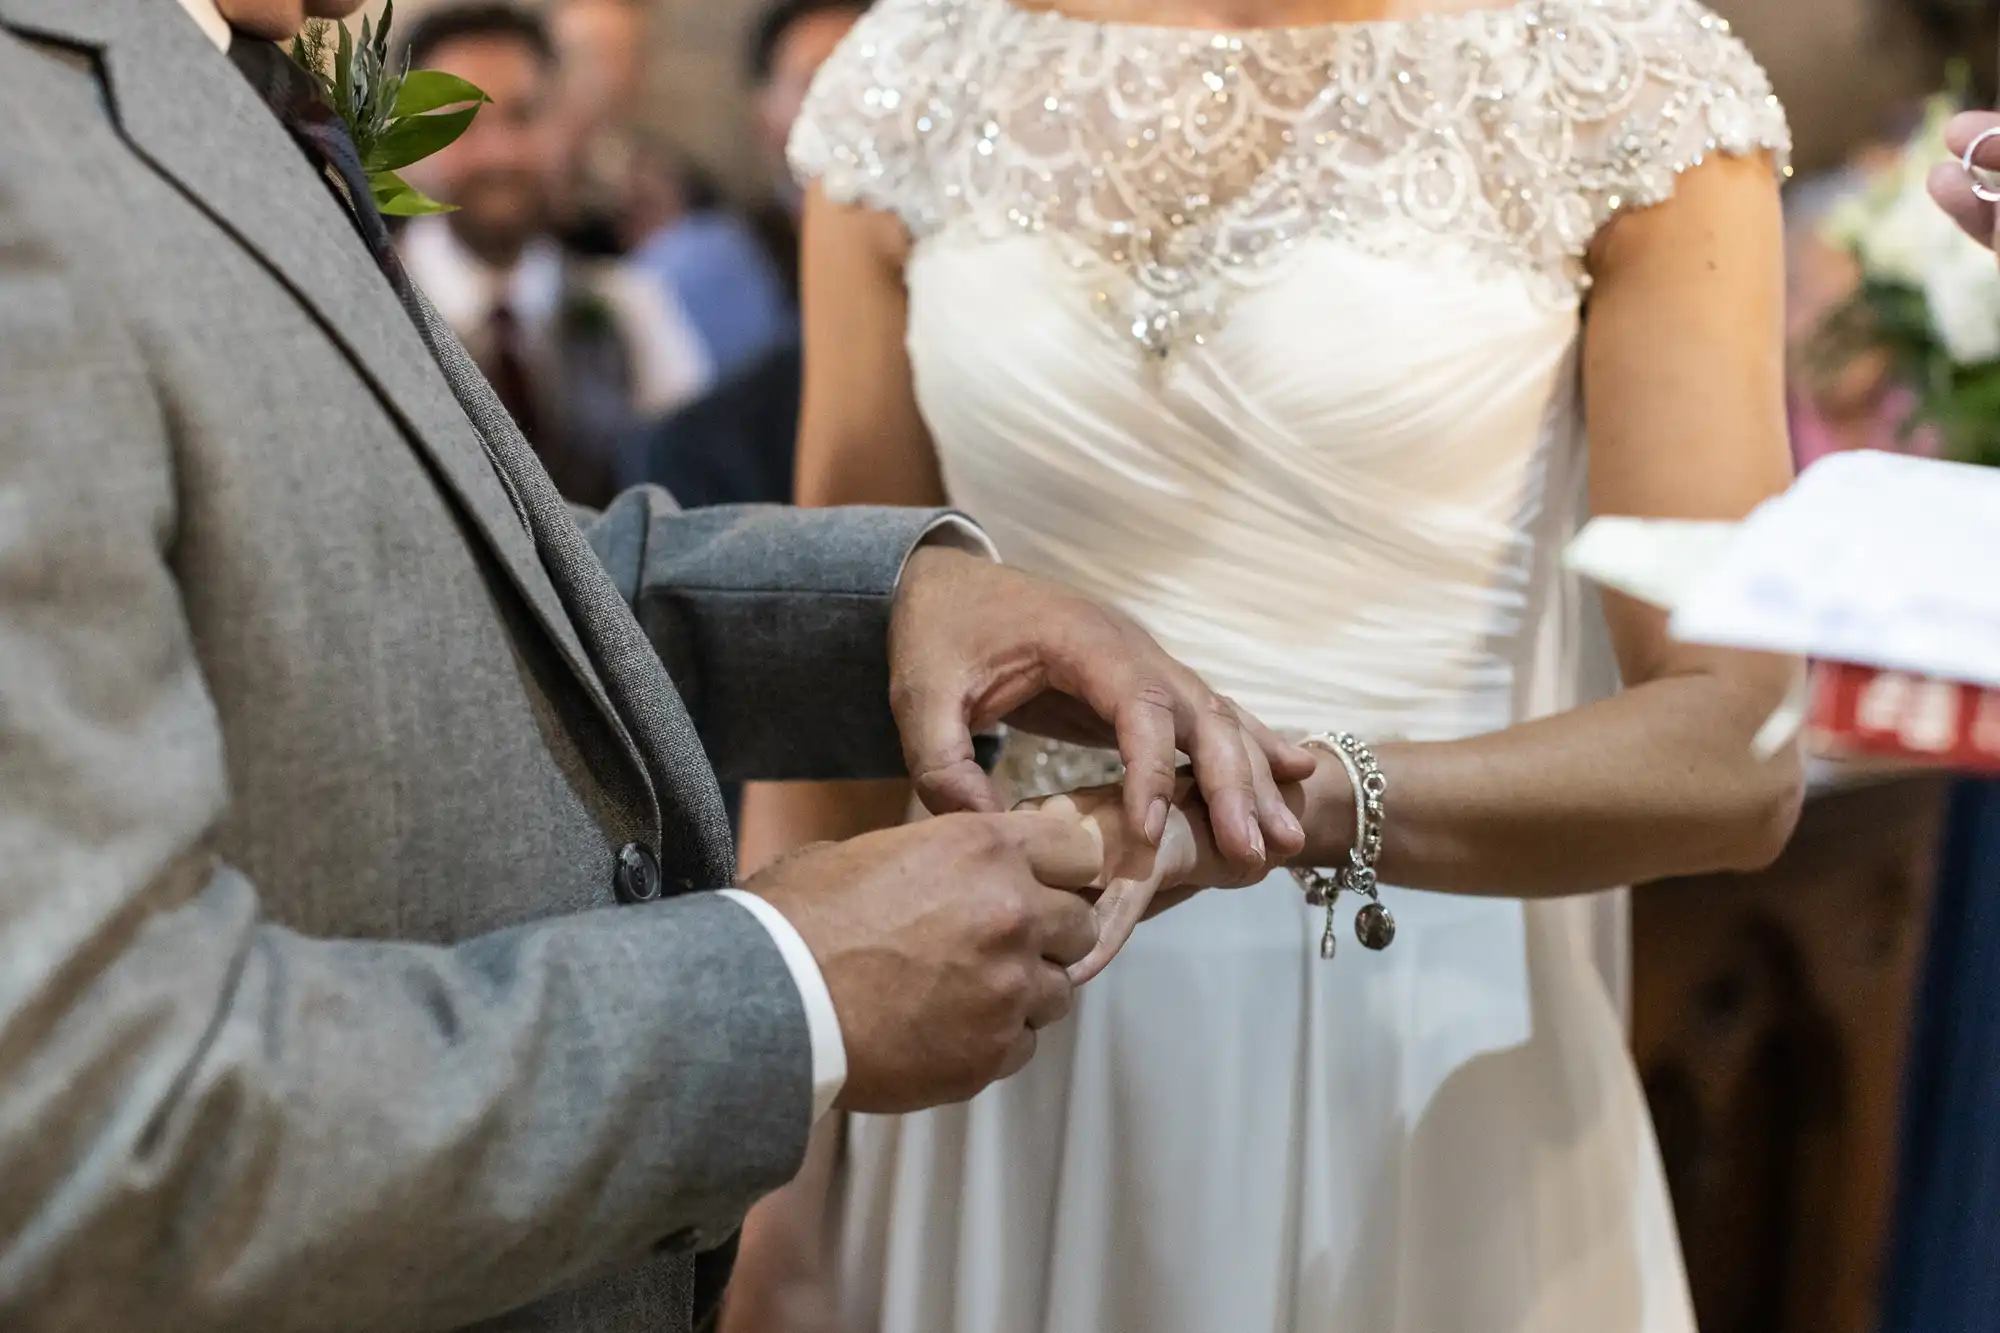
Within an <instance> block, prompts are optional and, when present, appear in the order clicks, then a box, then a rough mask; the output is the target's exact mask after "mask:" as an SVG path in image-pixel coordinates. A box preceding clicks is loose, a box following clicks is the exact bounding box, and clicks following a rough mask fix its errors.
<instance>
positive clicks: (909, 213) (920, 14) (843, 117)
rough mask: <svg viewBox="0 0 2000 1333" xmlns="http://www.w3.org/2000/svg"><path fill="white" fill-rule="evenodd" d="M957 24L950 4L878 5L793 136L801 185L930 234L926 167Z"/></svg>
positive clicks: (791, 151) (829, 70) (828, 72)
mask: <svg viewBox="0 0 2000 1333" xmlns="http://www.w3.org/2000/svg"><path fill="white" fill-rule="evenodd" d="M955 17H956V15H955V13H954V12H953V7H952V6H951V5H950V4H949V3H946V2H945V0H878V3H876V4H875V5H874V7H873V8H871V9H870V10H869V11H868V13H867V14H866V15H864V16H863V17H862V19H861V21H860V22H859V23H857V24H856V25H855V26H854V28H853V30H852V31H851V32H849V33H848V35H847V37H846V39H845V40H844V41H843V42H842V43H841V44H840V46H839V47H838V48H836V49H835V51H834V53H833V55H832V56H831V57H829V58H828V59H827V62H826V63H825V64H824V65H822V66H820V70H819V73H818V75H817V76H815V77H814V79H813V84H812V88H811V90H810V91H808V93H807V94H806V100H805V105H804V106H803V107H802V108H801V109H800V112H799V118H798V120H797V122H796V123H795V124H794V125H793V127H792V137H791V141H790V143H789V144H788V146H787V149H786V157H787V160H788V161H789V163H790V166H791V170H792V174H793V176H794V177H795V178H796V179H797V180H798V181H799V183H800V184H802V185H810V184H813V183H815V182H817V183H818V185H819V187H820V189H821V190H822V191H823V192H824V193H825V194H826V195H827V197H828V198H831V199H833V200H835V201H836V202H839V203H843V204H859V205H862V206H864V207H868V208H874V209H879V210H881V211H882V212H886V213H893V214H895V215H897V216H898V217H900V218H902V219H903V221H904V223H905V224H906V225H908V226H909V227H910V229H911V230H912V232H922V231H925V230H928V229H929V226H930V222H931V220H932V216H931V215H932V213H933V211H934V206H933V205H932V204H931V203H930V202H929V201H928V200H927V198H926V195H925V191H924V190H923V189H922V188H921V186H922V182H923V177H924V171H923V163H922V157H923V149H924V147H925V144H926V143H927V141H928V139H929V137H930V135H931V134H932V132H933V131H934V130H936V129H938V128H939V127H940V125H941V122H942V121H943V119H944V118H945V117H946V116H948V115H949V114H950V113H949V109H948V108H946V107H945V106H944V105H943V104H942V102H941V100H940V99H939V98H938V97H937V95H936V93H937V90H938V88H939V86H940V85H939V79H940V76H941V74H943V75H948V74H949V70H948V69H946V68H945V66H946V65H947V64H948V62H949V60H950V59H951V56H950V51H951V41H950V38H951V35H952V30H953V27H954V24H953V20H954V18H955Z"/></svg>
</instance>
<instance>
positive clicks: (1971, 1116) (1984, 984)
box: [1881, 781, 2000, 1333]
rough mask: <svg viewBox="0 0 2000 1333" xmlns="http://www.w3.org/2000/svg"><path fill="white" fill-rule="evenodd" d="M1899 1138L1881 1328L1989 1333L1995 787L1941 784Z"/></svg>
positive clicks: (1994, 1280) (1998, 1141)
mask: <svg viewBox="0 0 2000 1333" xmlns="http://www.w3.org/2000/svg"><path fill="white" fill-rule="evenodd" d="M1901 1137H1902V1149H1901V1161H1900V1163H1899V1174H1898V1181H1897V1191H1896V1192H1897V1199H1896V1211H1895V1222H1894V1226H1893V1229H1892V1231H1891V1242H1890V1245H1891V1249H1890V1257H1889V1269H1888V1272H1887V1274H1886V1275H1885V1279H1884V1285H1883V1293H1882V1320H1881V1327H1882V1330H1883V1333H1978V1331H1980V1330H2000V782H1996V781H1982V782H1963V783H1960V784H1959V785H1958V786H1957V787H1956V788H1955V789H1954V790H1953V792H1952V796H1951V805H1950V810H1949V815H1948V817H1947V820H1946V824H1945V835H1944V843H1943V851H1942V856H1941V858H1940V864H1939V868H1938V881H1937V896H1936V899H1935V901H1934V903H1933V905H1932V909H1931V930H1930V942H1929V947H1928V952H1927V954H1926V957H1925V960H1924V971H1923V981H1922V983H1921V988H1920V990H1919V992H1918V995H1917V1017H1916V1031H1915V1033H1914V1035H1913V1038H1912V1041H1911V1046H1910V1061H1909V1072H1908V1074H1907V1075H1906V1077H1905V1091H1904V1105H1903V1124H1902V1135H1901Z"/></svg>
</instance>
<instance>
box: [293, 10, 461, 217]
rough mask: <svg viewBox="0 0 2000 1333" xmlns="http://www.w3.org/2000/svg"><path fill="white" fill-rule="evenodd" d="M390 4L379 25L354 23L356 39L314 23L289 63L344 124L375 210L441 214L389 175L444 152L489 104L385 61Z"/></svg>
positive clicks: (436, 75) (451, 81)
mask: <svg viewBox="0 0 2000 1333" xmlns="http://www.w3.org/2000/svg"><path fill="white" fill-rule="evenodd" d="M395 12H396V9H395V4H394V3H393V0H391V3H389V4H386V5H384V6H383V7H382V22H381V23H380V24H379V25H373V24H370V22H369V21H368V20H367V19H363V20H362V21H361V39H360V40H359V41H358V42H357V41H356V40H355V38H354V35H353V34H352V33H351V32H349V31H348V29H347V27H346V25H345V24H339V23H329V22H326V21H324V20H319V19H315V20H313V21H311V22H309V23H307V24H306V26H305V29H304V30H303V31H302V32H301V33H300V34H299V37H298V40H297V41H295V42H293V43H292V52H291V54H292V59H293V60H295V61H297V62H298V63H299V65H300V66H302V67H303V68H304V69H305V70H306V71H307V72H308V73H310V74H311V75H312V76H313V78H314V79H316V80H318V82H319V86H320V92H321V94H322V95H323V96H325V98H326V100H327V103H328V104H329V105H330V106H332V107H333V109H334V111H335V112H336V113H337V114H338V115H339V116H340V119H341V122H342V123H343V124H344V125H346V126H347V133H348V136H349V137H350V138H352V139H353V140H354V147H355V150H356V151H357V152H359V153H360V155H361V165H362V169H363V170H364V171H366V172H367V173H368V187H369V192H370V193H371V194H373V195H374V197H375V206H376V207H377V208H379V209H380V210H381V211H382V212H384V213H387V214H390V215H391V216H394V217H419V216H422V215H423V214H426V213H448V212H450V211H451V207H450V205H448V204H441V203H439V202H438V201H437V200H435V199H431V198H428V197H426V196H425V195H424V194H423V193H422V192H421V191H419V190H417V189H415V188H414V187H412V186H411V185H410V184H409V182H407V181H405V180H404V179H403V178H402V177H401V176H399V175H397V174H396V173H397V172H399V171H401V170H402V169H403V168H404V167H408V166H412V165H414V164H416V163H418V162H421V161H423V160H424V159H425V158H427V157H429V156H431V155H432V154H433V153H436V152H437V151H439V150H440V149H442V148H445V147H448V146H449V145H450V144H451V143H453V142H454V141H455V140H456V139H457V138H458V137H459V136H460V135H461V134H464V133H465V131H466V130H467V129H468V128H470V127H471V125H472V120H473V117H474V116H476V115H478V114H479V108H480V107H481V106H484V105H485V104H486V103H487V102H489V101H491V100H492V99H491V98H489V97H487V95H486V94H485V93H483V92H481V91H480V90H479V89H478V88H476V87H474V86H473V85H472V84H470V83H468V82H466V81H465V80H464V79H461V78H458V77H457V76H455V75H451V74H446V73H444V72H442V71H440V70H400V69H397V68H395V67H394V63H393V62H392V61H391V60H390V58H389V22H390V19H391V18H392V17H393V16H394V14H395Z"/></svg>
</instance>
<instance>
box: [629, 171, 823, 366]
mask: <svg viewBox="0 0 2000 1333" xmlns="http://www.w3.org/2000/svg"><path fill="white" fill-rule="evenodd" d="M629 262H630V263H631V265H632V267H633V268H634V269H635V270H636V271H638V272H640V273H642V274H644V275H646V276H647V277H649V278H651V279H652V280H653V281H655V282H658V283H661V284H663V285H665V286H666V287H667V288H668V289H669V290H670V291H671V292H672V294H673V295H674V296H675V297H676V298H678V299H679V301H680V304H681V306H682V308H684V309H685V310H686V311H687V316H688V319H689V321H690V322H691V323H692V324H693V325H694V329H695V333H696V334H697V335H698V336H699V337H700V338H701V340H702V342H703V343H704V344H705V345H706V346H707V348H708V354H709V359H710V360H712V361H713V362H714V363H715V369H716V375H717V378H718V379H722V378H727V377H728V376H729V375H730V374H731V373H732V372H734V371H737V370H741V369H743V368H745V367H746V366H749V365H750V364H752V363H753V362H755V361H757V360H758V359H759V358H761V357H763V356H764V355H765V354H767V353H768V352H770V351H771V350H772V349H774V348H776V347H778V346H780V345H782V344H784V343H786V342H788V341H790V340H791V339H792V338H794V337H795V336H796V335H797V331H798V315H797V312H795V311H794V310H793V309H792V304H791V302H790V300H788V299H787V298H786V296H785V290H784V284H783V282H782V281H781V280H780V279H779V277H778V273H777V270H776V269H775V268H773V267H772V265H771V261H770V258H769V257H768V256H767V255H765V253H764V250H763V247H762V246H760V245H759V244H758V243H757V237H756V236H755V234H754V233H752V232H751V230H750V228H749V226H748V225H747V224H745V223H744V222H743V221H741V220H740V219H738V218H736V217H733V216H731V215H730V214H728V213H723V212H716V211H710V212H701V213H690V214H689V215H688V216H686V217H684V218H682V219H681V220H680V221H678V222H676V223H673V224H672V225H671V226H668V227H665V228H663V229H661V230H660V231H658V232H656V233H654V235H653V236H652V238H651V239H650V240H648V241H646V242H645V243H644V244H642V245H641V246H639V248H638V249H636V250H634V251H633V252H632V254H631V257H630V260H629Z"/></svg>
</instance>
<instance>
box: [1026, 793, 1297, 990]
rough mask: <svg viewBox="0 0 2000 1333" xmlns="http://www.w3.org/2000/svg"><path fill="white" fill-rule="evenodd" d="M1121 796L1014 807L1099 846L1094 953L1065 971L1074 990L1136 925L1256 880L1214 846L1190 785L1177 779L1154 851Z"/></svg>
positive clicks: (1067, 797)
mask: <svg viewBox="0 0 2000 1333" xmlns="http://www.w3.org/2000/svg"><path fill="white" fill-rule="evenodd" d="M1123 807H1124V791H1123V789H1122V788H1121V787H1118V786H1109V787H1090V788H1085V789H1083V790H1081V791H1073V792H1065V793H1063V794H1062V795H1059V796H1047V797H1041V798H1039V799H1036V800H1030V801H1023V802H1021V804H1020V805H1019V806H1018V807H1017V808H1018V809H1025V810H1040V811H1041V812H1042V813H1044V814H1059V815H1070V816H1073V817H1075V818H1077V819H1080V820H1082V821H1083V822H1084V824H1085V825H1086V826H1088V827H1089V828H1090V829H1091V830H1092V832H1093V833H1095V835H1096V836H1097V839H1098V842H1099V845H1100V846H1101V847H1102V848H1103V854H1104V869H1103V872H1102V873H1101V874H1100V875H1099V877H1098V881H1097V884H1096V886H1095V888H1096V891H1097V898H1096V904H1095V910H1096V913H1097V947H1096V948H1094V949H1092V950H1091V951H1090V954H1089V956H1088V957H1086V958H1084V959H1083V960H1082V961H1080V962H1078V963H1077V964H1075V965H1074V966H1072V967H1071V968H1070V969H1069V977H1070V981H1071V983H1072V984H1074V985H1078V986H1081V985H1083V984H1084V983H1085V982H1087V981H1089V980H1091V978H1093V977H1095V976H1096V975H1097V974H1098V973H1099V972H1102V971H1103V970H1104V967H1105V964H1107V963H1109V962H1110V961H1111V960H1112V959H1113V958H1114V957H1116V956H1117V953H1118V951H1119V950H1120V949H1121V948H1123V947H1124V945H1125V941H1126V940H1128V939H1130V938H1131V937H1132V931H1133V930H1134V929H1135V928H1136V927H1137V926H1138V924H1139V923H1140V922H1141V921H1144V920H1147V919H1149V918H1151V917H1155V916H1158V915H1159V914H1160V913H1161V912H1164V911H1166V910H1167V909H1168V908H1170V907H1175V906H1178V905H1179V904H1181V903H1184V902H1186V901H1187V900H1188V899H1190V898H1192V897H1194V895H1195V894H1197V893H1199V892H1201V890H1202V889H1204V888H1214V887H1231V888H1234V887H1240V886H1242V885H1243V884H1246V883H1254V882H1255V881H1257V880H1259V879H1262V878H1263V872H1262V871H1261V870H1259V871H1258V872H1257V873H1256V874H1254V875H1251V876H1249V877H1248V878H1246V877H1245V875H1244V872H1243V870H1242V868H1241V867H1240V866H1239V865H1237V864H1236V863H1235V862H1233V861H1232V860H1231V859H1230V858H1228V857H1225V856H1224V855H1223V854H1222V852H1221V851H1220V849H1218V848H1217V847H1216V845H1215V833H1214V830H1213V829H1212V828H1211V827H1210V825H1209V821H1208V812H1207V809H1206V808H1205V807H1204V806H1203V805H1202V803H1201V798H1200V795H1199V794H1198V793H1196V792H1195V791H1194V790H1193V784H1192V783H1190V782H1189V781H1188V780H1187V779H1186V778H1182V779H1181V781H1180V783H1179V786H1178V788H1177V790H1176V792H1175V799H1174V801H1173V804H1172V806H1171V807H1170V808H1169V810H1168V814H1167V826H1166V831H1165V832H1164V833H1163V834H1162V835H1161V837H1160V845H1159V846H1158V847H1154V846H1151V845H1150V844H1148V843H1146V842H1145V841H1144V840H1143V839H1141V838H1137V837H1134V836H1133V834H1132V831H1131V824H1130V822H1129V821H1127V820H1125V819H1124V818H1123V817H1122V811H1123Z"/></svg>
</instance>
